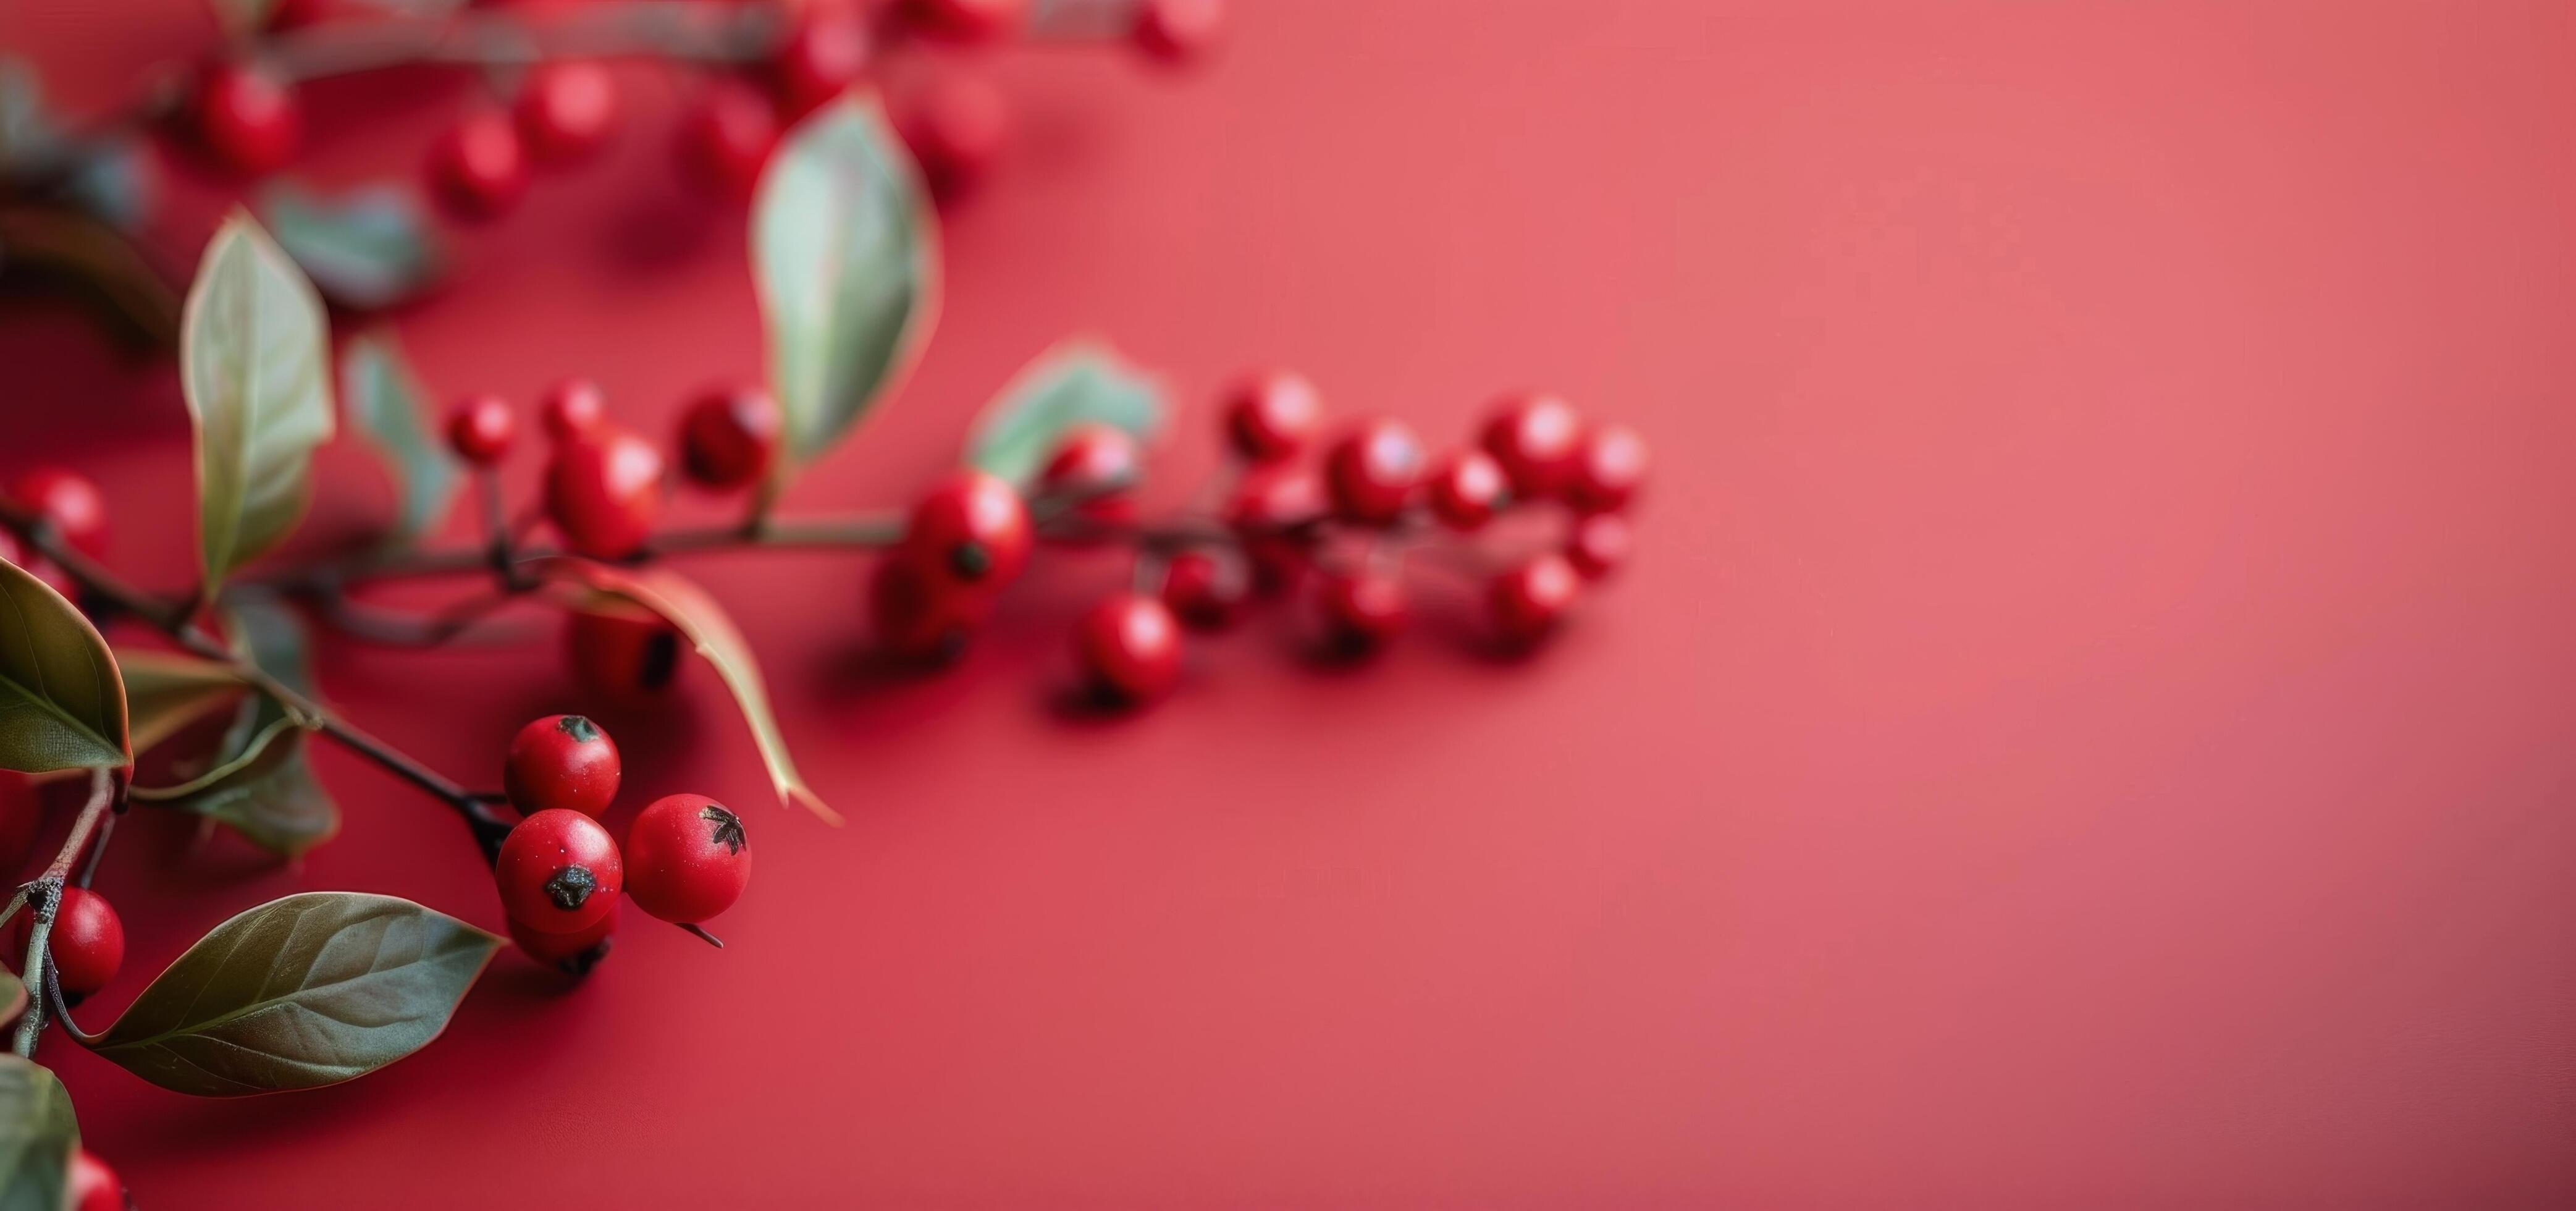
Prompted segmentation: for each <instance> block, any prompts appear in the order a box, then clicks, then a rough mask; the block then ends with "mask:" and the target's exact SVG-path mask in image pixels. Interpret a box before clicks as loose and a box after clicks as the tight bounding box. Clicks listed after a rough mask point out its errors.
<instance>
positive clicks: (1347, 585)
mask: <svg viewBox="0 0 2576 1211" xmlns="http://www.w3.org/2000/svg"><path fill="white" fill-rule="evenodd" d="M1314 593H1315V602H1314V605H1315V616H1316V621H1317V622H1318V624H1319V625H1320V627H1321V629H1322V632H1323V638H1324V642H1325V645H1326V646H1327V647H1328V648H1330V649H1331V650H1333V651H1334V652H1337V653H1339V654H1343V655H1352V656H1357V655H1365V654H1367V653H1369V652H1373V651H1376V650H1377V649H1378V648H1379V647H1380V646H1381V645H1383V644H1385V643H1386V641H1387V640H1390V639H1393V638H1395V637H1396V636H1397V635H1399V634H1401V633H1402V632H1403V631H1404V625H1405V622H1406V620H1407V610H1406V608H1405V604H1404V586H1403V585H1401V584H1399V583H1397V581H1396V579H1395V578H1394V577H1392V576H1389V575H1387V574H1385V573H1383V572H1377V571H1367V570H1364V571H1357V572H1329V573H1326V574H1324V575H1322V576H1319V577H1317V578H1316V581H1315V589H1314Z"/></svg>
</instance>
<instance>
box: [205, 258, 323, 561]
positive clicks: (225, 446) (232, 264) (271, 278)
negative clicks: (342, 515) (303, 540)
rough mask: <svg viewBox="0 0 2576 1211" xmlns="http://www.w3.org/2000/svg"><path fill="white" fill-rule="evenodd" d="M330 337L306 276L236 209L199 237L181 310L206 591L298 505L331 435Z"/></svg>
mask: <svg viewBox="0 0 2576 1211" xmlns="http://www.w3.org/2000/svg"><path fill="white" fill-rule="evenodd" d="M328 341H329V332H328V330H327V329H326V327H325V326H324V323H323V318H322V300H321V299H320V298H319V297H317V296H316V295H315V294H314V293H313V285H312V283H310V282H307V281H305V280H304V274H303V273H302V272H301V271H299V270H297V269H296V268H295V263H294V262H292V261H290V260H288V259H287V257H286V254H285V253H283V252H281V251H279V250H278V247H277V245H275V244H273V243H270V242H269V239H268V237H267V236H266V235H263V234H261V232H260V230H259V225H258V224H257V223H254V222H252V221H251V219H250V216H248V215H246V214H243V213H241V212H239V211H235V212H234V213H233V215H232V217H231V218H229V219H226V220H225V221H224V225H223V228H222V230H219V231H217V232H216V233H215V238H214V242H213V243H211V244H208V245H207V246H206V256H205V260H204V262H203V263H202V264H200V265H199V266H198V269H197V280H196V284H195V285H193V286H191V287H189V289H188V302H187V306H186V308H185V309H184V310H183V311H182V312H181V315H180V335H179V344H180V368H179V369H180V386H181V388H182V389H183V390H184V392H185V394H186V396H187V401H188V415H189V418H190V419H191V420H193V421H195V422H196V432H197V532H198V542H199V548H200V552H201V555H202V557H203V560H204V564H205V582H204V583H205V588H206V591H207V593H208V595H209V596H211V595H213V593H214V592H215V590H217V589H218V588H220V587H222V584H223V581H224V578H225V577H226V576H228V575H230V574H231V573H232V570H233V569H235V568H238V567H240V566H241V565H243V564H245V563H248V562H250V561H251V560H253V559H256V558H258V557H259V556H260V554H261V553H263V552H265V551H267V550H268V549H269V548H271V547H274V546H276V545H277V544H278V542H279V541H281V540H283V539H284V538H285V537H286V536H287V534H288V533H289V532H290V531H292V530H293V529H294V528H295V523H296V522H297V521H298V520H299V519H300V518H302V517H303V515H304V506H305V502H306V500H307V499H308V498H309V497H310V496H311V495H312V482H311V481H312V462H313V448H314V447H315V446H318V445H320V444H322V443H323V442H324V441H326V440H328V439H329V438H330V436H331V428H332V418H331V388H330V381H329V372H328V362H329V356H328V353H329V350H328V348H327V344H328Z"/></svg>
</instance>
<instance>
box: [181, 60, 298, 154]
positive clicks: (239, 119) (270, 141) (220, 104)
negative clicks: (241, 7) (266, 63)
mask: <svg viewBox="0 0 2576 1211" xmlns="http://www.w3.org/2000/svg"><path fill="white" fill-rule="evenodd" d="M190 112H191V113H192V114H193V115H194V117H195V118H196V133H197V141H198V142H199V143H201V144H203V145H204V147H205V149H206V151H207V152H208V154H210V155H212V156H213V157H214V158H215V160H216V161H217V162H219V163H221V164H222V165H223V166H224V167H226V168H230V169H232V170H233V171H234V172H238V173H245V174H257V173H264V172H269V171H273V170H275V169H278V168H281V167H284V166H285V164H286V162H287V161H288V160H291V159H294V158H295V145H296V144H297V143H298V142H299V141H301V139H302V138H303V132H304V120H303V118H302V116H301V115H299V114H298V113H297V112H296V108H295V97H294V94H292V93H290V92H288V91H287V89H286V86H285V85H283V84H280V83H278V82H277V80H276V79H274V78H273V77H271V76H269V75H267V74H266V73H264V72H260V71H256V70H253V69H251V68H247V67H241V66H238V65H235V64H231V63H218V64H216V65H214V66H213V67H210V68H207V69H206V72H205V74H204V75H202V76H199V77H198V78H197V89H196V95H195V97H194V98H193V99H192V101H191V103H190Z"/></svg>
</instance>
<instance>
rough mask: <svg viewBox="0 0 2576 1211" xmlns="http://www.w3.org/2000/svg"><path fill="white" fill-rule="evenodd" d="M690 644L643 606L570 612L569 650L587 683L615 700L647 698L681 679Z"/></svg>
mask: <svg viewBox="0 0 2576 1211" xmlns="http://www.w3.org/2000/svg"><path fill="white" fill-rule="evenodd" d="M688 650H689V645H688V641H687V639H686V638H684V637H683V636H682V635H681V634H680V632H679V631H677V630H675V629H673V628H672V626H671V624H669V623H667V622H664V621H662V620H661V619H659V618H656V617H654V616H652V615H650V614H647V613H645V612H643V611H642V610H638V609H635V608H633V607H625V606H615V607H612V606H601V607H596V608H592V609H582V610H574V611H571V612H569V613H567V614H566V615H565V617H564V656H565V659H566V661H567V662H568V663H570V664H571V665H572V671H573V676H574V677H575V678H576V679H578V680H579V681H580V682H581V684H582V686H583V688H585V689H587V690H589V691H590V692H591V693H594V694H598V695H600V696H602V697H604V698H607V699H609V700H611V701H614V702H622V703H629V704H636V703H644V702H650V701H653V700H654V699H656V698H659V697H661V695H662V694H663V692H664V691H666V690H668V689H670V688H671V685H672V683H673V682H675V681H677V680H679V673H680V660H681V657H683V656H685V655H687V654H688Z"/></svg>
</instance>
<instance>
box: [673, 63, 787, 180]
mask: <svg viewBox="0 0 2576 1211" xmlns="http://www.w3.org/2000/svg"><path fill="white" fill-rule="evenodd" d="M776 146H778V109H777V106H775V105H774V104H772V103H771V101H770V99H769V98H768V96H767V95H765V94H763V93H762V92H761V91H760V90H759V89H756V88H753V87H752V86H750V85H749V84H746V83H744V82H742V81H740V80H735V79H729V78H727V79H716V80H711V81H708V82H707V86H706V89H705V90H704V91H703V92H701V93H700V94H699V95H698V101H697V105H696V106H695V107H694V108H692V109H691V110H690V111H689V114H688V117H686V118H685V119H683V120H682V121H681V124H680V136H679V148H680V164H681V168H682V170H683V171H684V172H685V173H686V174H687V176H688V177H689V179H690V180H693V181H696V182H698V183H699V184H700V185H701V186H703V187H705V189H706V191H707V192H708V193H710V194H712V195H714V196H716V197H719V198H724V199H727V200H730V201H743V200H746V199H748V198H750V197H751V194H752V190H753V189H754V188H755V187H756V186H758V185H759V183H760V170H761V166H762V165H765V164H767V163H768V162H769V152H770V149H772V148H774V147H776Z"/></svg>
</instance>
